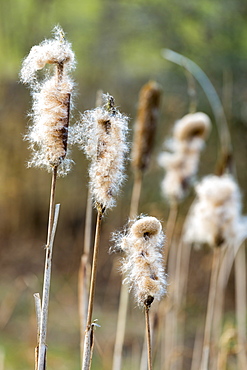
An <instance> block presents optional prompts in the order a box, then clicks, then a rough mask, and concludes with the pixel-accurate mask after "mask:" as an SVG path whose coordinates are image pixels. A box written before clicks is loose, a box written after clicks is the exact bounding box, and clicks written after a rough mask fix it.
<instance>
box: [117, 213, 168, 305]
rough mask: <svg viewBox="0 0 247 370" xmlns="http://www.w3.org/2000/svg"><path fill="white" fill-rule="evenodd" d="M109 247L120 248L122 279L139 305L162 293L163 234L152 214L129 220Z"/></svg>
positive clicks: (157, 297) (163, 291)
mask: <svg viewBox="0 0 247 370" xmlns="http://www.w3.org/2000/svg"><path fill="white" fill-rule="evenodd" d="M113 240H114V241H115V246H114V247H113V250H116V251H117V250H121V251H123V252H124V254H125V257H124V258H123V261H122V268H121V271H122V273H123V274H124V275H125V276H126V277H125V280H124V282H126V283H128V284H129V287H130V289H131V290H133V292H134V295H135V299H136V302H137V303H138V305H139V306H141V307H144V306H150V305H151V304H152V302H153V301H154V300H157V301H159V300H160V299H161V298H162V297H163V295H164V294H165V292H166V276H165V272H164V266H163V247H164V241H165V236H164V234H163V232H162V228H161V223H160V222H159V221H158V220H157V219H156V218H155V217H149V216H141V217H140V218H139V219H137V220H134V221H130V222H129V225H128V226H127V228H126V230H125V231H124V232H123V233H116V234H114V235H113Z"/></svg>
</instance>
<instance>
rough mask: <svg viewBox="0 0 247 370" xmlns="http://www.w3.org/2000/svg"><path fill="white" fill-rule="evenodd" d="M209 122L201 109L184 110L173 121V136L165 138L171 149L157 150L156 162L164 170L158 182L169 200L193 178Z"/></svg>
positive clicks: (182, 192)
mask: <svg viewBox="0 0 247 370" xmlns="http://www.w3.org/2000/svg"><path fill="white" fill-rule="evenodd" d="M210 127H211V123H210V119H209V117H208V116H207V115H206V114H204V113H200V112H198V113H194V114H187V115H186V116H184V117H183V118H182V119H181V120H179V121H177V122H176V124H175V126H174V130H173V138H172V139H171V140H170V141H169V142H168V147H169V149H170V151H171V152H164V153H161V154H160V156H159V158H158V162H159V164H160V166H161V167H163V168H164V169H165V171H166V175H165V178H164V180H163V181H162V184H161V189H162V193H163V194H164V196H165V197H167V198H168V199H169V200H170V201H180V200H181V199H183V197H184V196H185V194H186V191H187V189H188V187H189V185H190V184H191V182H192V181H193V179H194V177H195V175H196V173H197V169H198V165H199V160H200V152H201V150H202V149H203V147H204V140H205V139H206V137H207V136H208V133H209V131H210Z"/></svg>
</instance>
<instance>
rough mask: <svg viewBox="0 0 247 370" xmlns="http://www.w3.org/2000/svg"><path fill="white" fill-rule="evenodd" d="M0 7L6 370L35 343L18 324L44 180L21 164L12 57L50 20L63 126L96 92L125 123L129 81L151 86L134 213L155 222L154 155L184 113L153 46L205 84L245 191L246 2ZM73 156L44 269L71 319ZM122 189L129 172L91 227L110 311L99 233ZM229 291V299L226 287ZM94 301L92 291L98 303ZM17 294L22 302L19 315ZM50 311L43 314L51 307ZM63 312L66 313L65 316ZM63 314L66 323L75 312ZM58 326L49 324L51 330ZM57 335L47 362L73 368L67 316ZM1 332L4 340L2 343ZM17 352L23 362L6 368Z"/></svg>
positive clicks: (121, 218)
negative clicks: (71, 92)
mask: <svg viewBox="0 0 247 370" xmlns="http://www.w3.org/2000/svg"><path fill="white" fill-rule="evenodd" d="M0 5H1V12H0V48H1V53H0V80H1V84H0V130H1V135H0V174H1V183H0V207H1V214H0V242H1V249H0V275H1V276H0V277H1V281H2V283H1V285H2V288H1V290H0V295H1V303H0V304H1V306H0V312H1V310H2V311H3V310H4V309H5V308H4V302H5V300H6V299H7V297H8V293H9V291H11V290H13V292H20V294H19V295H17V294H14V293H13V297H15V296H16V297H17V298H16V302H15V304H14V305H13V310H12V311H11V312H10V313H9V317H7V319H6V322H5V323H4V325H2V327H1V329H2V333H1V336H0V347H1V349H2V350H3V351H4V352H5V353H6V363H7V365H6V366H7V367H6V369H8V370H11V369H17V368H20V367H21V368H31V367H32V366H33V365H32V363H33V362H32V361H33V358H32V355H30V359H29V360H28V358H29V354H28V355H27V353H28V351H32V348H33V345H34V343H35V334H34V333H35V324H34V323H33V322H32V324H31V323H30V322H31V321H32V320H33V321H34V317H33V316H34V307H32V305H33V302H32V293H34V292H35V291H39V292H41V278H40V277H41V275H42V271H43V260H44V251H43V245H44V243H45V235H46V225H47V215H48V200H49V199H48V198H49V187H50V176H49V175H48V174H47V173H45V172H44V171H40V170H37V169H26V161H27V160H28V157H29V151H28V148H27V143H26V142H25V141H23V135H24V134H25V132H26V128H27V125H28V121H29V118H28V117H27V112H28V111H29V110H30V107H31V98H30V95H29V91H28V90H27V89H26V87H25V86H22V85H21V84H20V83H19V82H18V73H19V70H20V66H21V63H22V60H23V58H24V57H25V56H26V55H27V54H28V53H29V50H30V48H31V47H32V46H33V45H36V44H38V43H40V42H41V41H42V40H43V39H44V38H49V37H50V36H51V30H52V28H53V27H54V25H56V24H58V23H59V24H60V25H61V26H62V27H63V29H64V31H65V32H66V34H67V38H68V39H69V41H70V42H71V43H72V45H73V50H74V52H75V54H76V58H77V69H76V71H75V72H74V79H75V81H76V84H77V91H76V94H75V97H74V106H75V108H74V111H73V116H72V119H71V123H73V121H75V120H76V119H77V118H78V115H79V114H78V112H79V111H84V110H85V109H91V108H92V107H94V105H95V99H96V93H97V90H98V89H102V90H103V91H104V92H109V93H110V94H112V95H113V96H114V97H115V99H116V104H117V105H118V106H119V107H120V110H121V111H123V112H124V113H126V114H128V115H129V116H130V117H131V123H130V127H131V128H132V125H133V123H134V118H135V114H136V107H137V102H138V92H139V90H140V88H141V86H142V85H143V84H144V83H146V82H147V81H148V80H149V79H154V80H156V81H157V82H159V83H160V84H161V85H162V88H163V103H162V109H161V114H160V125H159V128H158V132H157V137H156V144H157V145H156V148H155V152H154V156H153V161H152V165H151V166H150V169H149V171H148V173H147V174H146V177H145V178H144V187H143V192H142V196H141V207H140V211H141V212H144V213H150V214H152V215H154V216H156V217H159V218H161V219H162V220H163V221H165V220H166V217H167V213H168V206H167V204H166V202H165V201H164V200H163V199H162V198H161V195H160V185H159V183H160V180H161V178H162V176H163V173H162V171H161V170H160V169H159V168H158V166H157V163H156V159H155V155H157V153H158V152H159V151H160V150H161V147H162V143H163V140H164V138H165V136H166V135H169V133H170V130H171V127H172V124H173V122H174V120H176V119H177V118H180V117H181V116H182V115H183V114H186V113H187V112H188V105H189V98H188V93H187V81H186V76H185V73H184V71H183V70H182V68H181V67H178V66H175V65H173V64H172V63H170V62H167V61H165V60H164V59H163V58H162V56H161V50H162V49H163V48H170V49H172V50H174V51H177V52H179V53H181V54H184V55H185V56H187V57H189V58H190V59H192V60H193V61H194V62H196V63H197V64H198V65H199V66H200V67H201V68H202V69H203V70H204V72H205V73H206V74H207V75H208V77H209V78H210V80H211V81H212V83H213V84H214V86H215V88H216V90H217V91H218V94H219V96H220V98H221V99H222V102H223V105H224V108H225V112H226V116H227V119H228V123H229V126H230V130H231V134H232V141H233V148H234V158H235V161H236V166H237V172H238V180H239V183H240V187H241V188H242V190H243V194H244V195H247V194H246V190H245V184H246V180H247V178H246V171H245V167H246V164H245V161H246V157H247V147H246V125H247V105H246V100H247V84H246V58H247V42H246V40H247V3H246V2H244V1H243V0H234V1H233V0H224V1H223V0H216V1H212V0H201V1H200V2H198V1H196V0H188V1H186V2H184V1H182V0H174V1H169V0H152V1H148V0H132V1H131V2H130V1H127V0H84V1H79V0H72V1H65V0H36V1H34V0H18V1H16V0H8V1H7V0H0ZM197 97H198V109H199V110H203V111H205V112H206V113H208V114H209V115H210V117H211V118H212V120H213V116H212V111H211V108H210V106H209V104H208V101H207V99H206V97H205V95H204V93H203V92H202V90H201V88H200V87H199V86H197ZM130 140H131V133H130ZM218 142H219V141H218V138H217V131H216V129H215V128H214V129H213V132H212V134H211V137H210V139H209V141H208V147H207V149H206V151H205V153H204V154H203V158H202V164H201V169H200V175H204V174H207V173H210V172H212V171H213V170H214V167H215V161H216V155H217V152H218V145H219V144H218ZM73 158H74V160H75V163H76V164H75V166H74V168H73V171H72V172H71V174H69V175H68V176H67V177H66V178H63V179H59V182H58V189H57V196H56V198H57V202H59V203H61V213H60V219H59V225H58V232H57V237H56V242H55V249H54V268H53V275H54V281H55V283H54V285H55V287H54V290H55V289H56V288H57V290H58V292H57V293H54V294H61V296H63V294H64V296H63V298H61V302H62V304H61V302H60V304H61V305H65V306H66V302H68V300H69V299H70V296H67V293H64V292H63V288H64V283H61V279H68V281H69V283H67V285H66V286H67V288H68V287H69V288H68V289H69V290H70V293H71V295H72V298H73V299H72V301H71V302H73V309H72V315H77V308H76V305H77V299H76V289H77V288H76V274H77V269H78V266H79V261H80V254H81V251H82V248H83V234H84V231H83V227H84V218H85V204H86V197H87V166H86V160H85V159H84V156H83V154H82V153H81V152H78V151H77V150H74V151H73ZM154 180H155V181H154ZM131 190H132V174H131V171H129V180H128V182H126V185H125V187H124V189H123V191H122V194H121V196H120V197H119V200H118V206H117V207H116V209H114V210H113V211H111V212H109V214H108V215H107V217H106V222H105V224H104V226H103V236H102V243H101V244H102V248H101V260H100V270H99V271H100V272H99V273H100V279H98V280H99V282H101V283H102V284H106V283H107V284H110V285H109V288H107V289H109V291H111V292H112V291H115V294H113V295H114V297H113V298H111V297H110V295H109V293H107V294H108V295H107V300H108V301H109V302H108V303H109V305H110V307H111V308H114V310H116V307H117V294H118V289H119V285H120V278H119V276H118V274H117V272H116V271H115V264H114V258H112V257H111V256H109V255H108V254H107V250H108V246H109V238H110V233H111V232H112V231H113V230H115V229H116V228H120V227H121V226H122V225H123V224H124V223H125V221H126V219H127V217H128V212H129V208H128V207H129V200H130V195H131ZM190 201H191V199H190V198H189V199H188V200H187V201H185V203H184V206H183V207H182V213H181V219H182V215H183V214H185V212H186V210H187V209H188V206H189V204H190ZM204 257H205V256H204ZM206 257H207V256H206ZM206 257H205V258H206ZM195 258H196V257H195ZM197 258H198V257H197ZM16 279H20V281H22V282H21V283H20V281H19V280H18V281H19V282H18V283H16V281H17V280H16ZM30 279H31V280H33V279H34V280H35V279H36V280H35V282H36V283H35V284H36V285H35V289H36V290H34V289H31V288H30V287H29V288H27V286H29V285H28V284H29V283H28V284H27V283H26V282H25V281H26V280H28V281H29V280H30ZM71 279H72V281H73V283H72V282H71ZM23 281H24V282H23ZM16 284H17V285H16ZM18 284H19V285H21V287H19V285H18ZM23 284H24V285H25V287H23ZM195 285H196V284H195ZM197 286H198V285H197ZM26 289H28V294H26ZM194 289H195V290H196V287H195V288H194ZM201 294H203V292H201ZM229 294H230V298H229V302H231V298H232V292H230V293H229ZM104 297H105V296H104ZM101 298H102V296H101V295H100V293H99V294H98V304H100V299H101ZM102 299H103V298H102ZM24 300H28V303H26V305H27V306H28V311H27V306H26V307H25V303H24V302H23V301H24ZM51 300H52V297H51ZM54 304H55V303H54ZM23 305H24V306H23ZM23 307H25V308H23ZM54 309H55V308H54ZM65 309H66V307H65V308H64V310H65ZM21 311H22V312H23V316H22V315H20V312H21ZM50 311H51V316H52V317H54V316H53V315H54V312H53V313H52V311H53V307H51V309H50ZM69 315H70V314H69V313H68V314H66V317H68V316H69ZM18 320H21V322H17V321H18ZM23 320H24V321H23ZM51 320H52V318H51ZM65 320H66V319H65ZM73 320H75V321H76V319H75V318H73ZM62 321H63V319H61V322H62ZM29 325H30V327H28V326H29ZM23 328H25V332H26V331H28V333H27V338H26V337H25V336H24V339H22V340H21V341H20V339H21V338H23V336H20V334H21V333H23V330H24V329H23ZM32 329H33V332H32V333H30V332H31V330H32ZM72 329H73V330H72ZM63 330H64V328H63V327H62V326H61V333H63ZM68 330H70V332H71V330H72V331H73V332H74V333H75V334H74V338H73V340H72V342H71V343H73V345H72V344H71V348H72V347H73V348H72V349H71V354H70V355H68V356H67V355H66V354H65V357H67V359H65V360H64V361H65V362H64V364H61V363H59V364H58V363H56V360H54V364H52V363H51V368H52V367H53V368H57V367H59V368H61V369H63V368H64V369H66V368H70V369H73V368H76V366H78V363H79V362H78V361H79V358H78V351H79V344H78V343H79V337H78V335H79V334H78V333H79V330H78V327H77V325H76V324H75V323H72V324H71V323H70V322H68V325H67V326H66V336H67V335H68V337H67V338H66V337H65V338H64V342H65V344H64V347H62V348H67V349H68V342H69V341H68V340H67V339H68V338H69V339H70V338H71V337H73V334H71V333H70V334H68V333H67V331H68ZM99 332H100V330H99ZM61 333H60V334H57V335H54V336H55V338H56V339H57V338H59V337H60V336H61V335H63V334H61ZM113 333H114V331H113ZM112 335H113V336H114V334H112ZM30 336H31V337H32V339H33V340H32V341H30ZM13 338H14V340H16V343H15V342H14V343H13V342H12V339H13ZM75 338H76V340H75ZM55 342H56V340H55V341H53V340H51V343H53V344H51V346H52V345H54V346H55V347H56V345H55ZM13 346H14V352H13V353H15V354H16V355H15V356H14V355H11V356H10V355H8V353H9V351H11V350H13V348H11V347H13ZM60 348H61V347H60ZM27 349H28V350H27ZM75 349H76V350H75ZM77 349H78V350H77ZM19 351H20V352H21V355H20V356H18V352H19ZM54 352H56V348H54ZM23 353H24V354H25V355H24V356H23ZM49 353H50V351H49ZM52 353H53V352H52ZM72 353H73V356H72ZM49 356H50V355H49ZM51 356H52V355H51ZM74 356H75V361H74V362H73V364H74V363H76V365H72V359H71V358H72V357H74ZM22 357H23V364H22V365H21V366H20V365H19V366H18V364H21V361H22V360H21V358H22ZM55 357H56V356H55ZM57 357H59V355H58V356H57ZM12 360H13V361H12ZM15 361H16V363H15ZM66 361H68V362H67V365H66ZM51 362H52V361H51ZM63 366H64V367H63ZM108 368H109V367H108Z"/></svg>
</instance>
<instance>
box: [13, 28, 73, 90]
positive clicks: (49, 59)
mask: <svg viewBox="0 0 247 370" xmlns="http://www.w3.org/2000/svg"><path fill="white" fill-rule="evenodd" d="M53 33H54V39H51V40H44V41H42V42H41V43H40V44H39V45H35V46H33V47H32V49H31V50H30V53H29V54H28V56H27V57H26V58H25V59H24V61H23V64H22V69H21V72H20V78H21V81H22V82H23V83H27V84H30V85H31V86H33V84H36V83H38V82H37V75H36V74H37V71H38V70H40V69H42V68H44V67H45V65H46V64H56V65H60V67H61V66H63V67H64V68H65V69H66V70H67V71H70V70H71V69H72V68H74V66H75V56H74V53H73V51H72V49H71V44H70V43H69V42H68V41H67V40H65V38H64V32H63V30H62V28H61V27H60V26H56V27H54V29H53Z"/></svg>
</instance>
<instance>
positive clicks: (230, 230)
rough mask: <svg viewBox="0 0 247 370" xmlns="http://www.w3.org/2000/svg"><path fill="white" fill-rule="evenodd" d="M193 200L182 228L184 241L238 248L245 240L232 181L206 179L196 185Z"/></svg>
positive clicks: (246, 229) (245, 228)
mask: <svg viewBox="0 0 247 370" xmlns="http://www.w3.org/2000/svg"><path fill="white" fill-rule="evenodd" d="M196 193H197V200H196V203H195V205H194V207H193V209H192V212H191V214H190V216H189V220H188V222H187V224H186V231H185V235H184V238H185V241H187V242H190V243H196V244H202V243H208V244H209V245H210V246H211V247H215V246H216V247H219V246H222V245H231V246H233V245H238V244H239V243H240V242H242V241H243V239H245V238H246V236H247V219H246V217H243V216H242V215H241V196H240V191H239V188H238V186H237V184H236V182H235V180H234V179H233V178H232V177H230V176H228V175H224V176H222V177H219V176H214V175H211V176H207V177H205V178H204V179H203V180H202V181H201V182H200V183H198V184H197V185H196Z"/></svg>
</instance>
